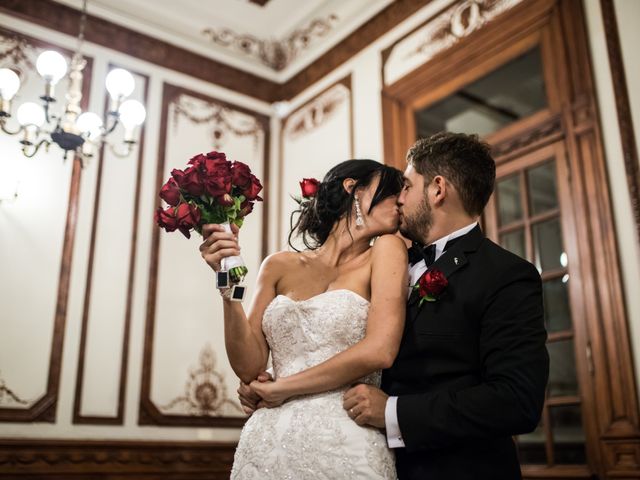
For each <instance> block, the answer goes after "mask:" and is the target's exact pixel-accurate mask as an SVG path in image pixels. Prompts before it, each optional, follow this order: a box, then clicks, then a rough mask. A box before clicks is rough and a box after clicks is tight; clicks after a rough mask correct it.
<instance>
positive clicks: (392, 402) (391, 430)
mask: <svg viewBox="0 0 640 480" xmlns="http://www.w3.org/2000/svg"><path fill="white" fill-rule="evenodd" d="M476 225H478V222H473V223H472V224H471V225H467V226H466V227H464V228H461V229H460V230H456V231H455V232H453V233H450V234H449V235H446V236H444V237H442V238H440V239H438V240H436V241H435V242H433V243H432V244H431V245H434V244H435V246H436V255H435V260H438V258H440V256H441V255H442V254H443V253H444V247H445V246H446V245H447V242H448V241H449V240H453V239H454V238H458V237H461V236H462V235H466V234H467V233H469V232H470V231H471V230H473V229H474V228H475V227H476ZM435 260H434V261H435ZM426 271H427V265H426V264H425V262H424V260H420V261H419V262H418V263H414V264H413V265H409V285H410V286H411V285H415V284H416V282H417V281H418V279H419V278H420V277H421V276H422V274H423V273H424V272H426ZM411 292H412V290H411V288H409V293H408V295H409V296H411ZM397 403H398V397H389V398H388V399H387V404H386V406H385V409H384V423H385V427H386V429H387V443H388V444H389V448H403V447H404V440H402V432H400V425H398V410H397V408H396V405H397Z"/></svg>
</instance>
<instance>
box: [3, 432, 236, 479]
mask: <svg viewBox="0 0 640 480" xmlns="http://www.w3.org/2000/svg"><path fill="white" fill-rule="evenodd" d="M235 446H236V445H235V443H232V442H228V443H225V442H176V441H171V442H154V441H120V440H105V441H95V440H55V439H54V440H39V439H25V440H14V439H0V477H2V478H3V479H5V480H10V479H11V480H12V479H18V478H19V479H22V480H25V479H27V480H36V479H42V478H47V479H51V480H68V479H69V478H74V479H78V480H89V479H91V480H95V479H96V478H103V479H106V478H109V479H110V480H143V479H145V480H150V479H152V478H153V479H158V478H162V479H164V480H178V479H180V480H201V479H203V478H207V479H212V480H217V479H228V478H229V473H230V471H231V465H232V463H233V455H234V451H235Z"/></svg>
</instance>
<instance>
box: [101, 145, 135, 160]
mask: <svg viewBox="0 0 640 480" xmlns="http://www.w3.org/2000/svg"><path fill="white" fill-rule="evenodd" d="M125 145H126V147H125V149H124V151H118V149H117V148H116V147H114V146H113V145H112V144H110V143H108V144H107V146H108V147H109V150H110V151H111V153H113V154H114V155H115V156H116V157H118V158H127V157H128V156H129V155H131V152H132V151H133V146H134V145H135V142H125Z"/></svg>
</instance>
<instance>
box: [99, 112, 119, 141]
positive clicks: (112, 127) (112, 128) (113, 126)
mask: <svg viewBox="0 0 640 480" xmlns="http://www.w3.org/2000/svg"><path fill="white" fill-rule="evenodd" d="M110 116H111V117H113V118H114V120H113V125H111V126H110V127H109V128H106V129H105V131H104V133H103V134H102V136H103V137H106V136H107V135H109V134H110V133H113V131H114V130H115V129H116V127H117V126H118V124H119V123H120V116H119V115H110Z"/></svg>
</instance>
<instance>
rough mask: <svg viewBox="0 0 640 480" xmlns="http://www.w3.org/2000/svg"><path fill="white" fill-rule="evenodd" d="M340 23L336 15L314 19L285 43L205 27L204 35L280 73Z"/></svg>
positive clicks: (224, 29)
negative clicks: (303, 51)
mask: <svg viewBox="0 0 640 480" xmlns="http://www.w3.org/2000/svg"><path fill="white" fill-rule="evenodd" d="M337 20H338V16H337V15H335V14H331V15H329V16H328V17H327V18H322V19H315V20H312V21H311V22H310V23H309V25H307V26H306V27H304V28H300V29H298V30H295V31H294V32H293V33H291V34H290V35H289V36H288V37H287V38H285V39H284V40H262V39H260V38H257V37H254V36H253V35H249V34H240V33H236V32H234V31H233V30H230V29H228V28H222V29H219V30H215V29H213V28H205V29H204V30H203V31H202V35H203V36H205V37H207V38H208V39H209V40H210V41H211V42H213V43H215V44H216V45H220V46H222V47H225V48H231V49H234V50H236V51H239V52H240V53H243V54H245V55H248V56H251V57H254V58H256V59H257V60H259V61H260V62H261V63H262V64H263V65H266V66H267V67H269V68H271V69H272V70H275V71H280V70H283V69H285V68H286V67H287V66H288V65H289V64H291V62H292V61H293V60H294V59H295V58H296V57H297V56H298V54H299V53H300V52H301V51H302V50H306V49H307V48H309V46H310V45H311V44H312V43H313V41H314V40H317V39H318V38H321V37H324V36H325V35H326V34H327V33H329V32H330V31H331V30H332V29H333V27H334V24H335V22H336V21H337Z"/></svg>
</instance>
